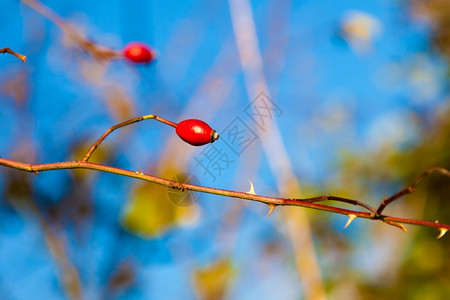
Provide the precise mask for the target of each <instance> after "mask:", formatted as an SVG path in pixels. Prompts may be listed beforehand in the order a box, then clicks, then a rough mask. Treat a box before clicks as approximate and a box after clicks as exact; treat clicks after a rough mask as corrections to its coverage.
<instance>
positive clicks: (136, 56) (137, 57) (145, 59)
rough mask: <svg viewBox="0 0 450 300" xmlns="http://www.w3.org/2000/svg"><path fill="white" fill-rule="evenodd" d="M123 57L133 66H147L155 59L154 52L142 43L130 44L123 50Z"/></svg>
mask: <svg viewBox="0 0 450 300" xmlns="http://www.w3.org/2000/svg"><path fill="white" fill-rule="evenodd" d="M123 56H125V57H126V58H127V59H128V61H130V62H132V63H135V64H149V63H151V62H152V61H153V60H154V59H155V52H154V51H153V50H152V49H151V48H150V47H149V46H147V45H146V44H144V43H140V42H132V43H129V44H128V45H126V46H125V47H124V48H123Z"/></svg>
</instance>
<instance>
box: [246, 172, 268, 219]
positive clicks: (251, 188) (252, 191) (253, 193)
mask: <svg viewBox="0 0 450 300" xmlns="http://www.w3.org/2000/svg"><path fill="white" fill-rule="evenodd" d="M248 182H250V190H249V191H248V192H247V194H252V195H256V193H255V188H254V187H253V183H252V182H251V181H250V180H249V181H248ZM269 207H270V204H269ZM272 210H273V209H272ZM272 210H271V211H270V212H272ZM269 215H270V213H269Z"/></svg>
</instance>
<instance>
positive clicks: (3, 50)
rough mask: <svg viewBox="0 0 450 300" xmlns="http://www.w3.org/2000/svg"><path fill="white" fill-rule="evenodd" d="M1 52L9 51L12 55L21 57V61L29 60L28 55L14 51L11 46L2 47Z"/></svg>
mask: <svg viewBox="0 0 450 300" xmlns="http://www.w3.org/2000/svg"><path fill="white" fill-rule="evenodd" d="M0 53H3V54H5V53H9V54H11V55H14V56H15V57H17V58H18V59H20V60H21V61H23V62H25V61H26V60H27V57H26V56H25V55H22V54H20V53H17V52H15V51H12V50H11V49H10V48H8V47H6V48H1V49H0Z"/></svg>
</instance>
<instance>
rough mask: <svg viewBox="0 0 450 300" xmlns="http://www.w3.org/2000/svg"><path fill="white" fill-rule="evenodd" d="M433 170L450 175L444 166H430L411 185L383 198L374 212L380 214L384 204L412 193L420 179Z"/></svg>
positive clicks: (386, 204) (384, 206)
mask: <svg viewBox="0 0 450 300" xmlns="http://www.w3.org/2000/svg"><path fill="white" fill-rule="evenodd" d="M434 172H436V173H441V174H442V175H444V176H448V177H450V172H449V171H448V170H447V169H444V168H439V167H432V168H430V169H428V170H426V171H425V172H423V173H422V174H421V175H420V176H419V177H418V178H417V179H416V180H415V181H414V183H413V184H411V185H410V186H408V187H407V188H405V189H403V190H401V191H399V192H398V193H396V194H394V195H392V196H390V197H386V198H384V199H383V201H382V202H381V204H380V206H379V207H378V209H377V212H376V213H377V215H380V214H381V213H382V212H383V210H384V209H385V208H386V206H388V205H389V204H391V203H392V202H394V201H395V200H397V199H400V198H402V197H404V196H406V195H408V194H411V193H413V192H414V191H415V190H416V188H417V186H418V185H419V184H420V183H421V182H422V180H423V179H424V178H425V177H426V176H428V175H430V174H431V173H434Z"/></svg>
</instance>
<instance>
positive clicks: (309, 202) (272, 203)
mask: <svg viewBox="0 0 450 300" xmlns="http://www.w3.org/2000/svg"><path fill="white" fill-rule="evenodd" d="M147 119H155V120H157V121H160V122H162V123H165V124H167V125H170V126H172V127H176V123H173V122H171V121H168V120H166V119H163V118H160V117H158V116H156V115H146V116H141V117H137V118H134V119H131V120H128V121H125V122H122V123H120V124H117V125H115V126H112V127H110V128H109V129H108V130H107V131H106V132H105V133H104V134H103V135H102V136H101V137H100V138H99V139H98V140H97V141H96V142H95V143H94V144H93V145H92V147H91V148H90V149H89V151H88V152H87V153H86V155H85V156H84V158H83V159H82V160H81V161H65V162H57V163H46V164H28V163H23V162H18V161H13V160H9V159H4V158H0V165H3V166H5V167H10V168H14V169H17V170H22V171H27V172H33V173H35V174H36V175H38V174H39V172H41V171H50V170H64V169H90V170H96V171H101V172H107V173H113V174H117V175H121V176H127V177H132V178H136V179H140V180H144V181H148V182H152V183H156V184H159V185H163V186H166V187H170V188H177V189H180V190H184V191H187V190H191V191H196V192H201V193H208V194H215V195H220V196H227V197H232V198H240V199H245V200H250V201H257V202H261V203H265V204H267V205H268V206H269V208H270V212H269V214H268V215H270V214H271V213H272V211H273V209H274V208H275V207H276V206H278V205H280V206H300V207H306V208H312V209H317V210H322V211H327V212H331V213H336V214H342V215H346V216H348V222H347V224H346V225H345V227H347V226H348V225H349V224H350V223H351V222H352V221H353V220H354V219H356V218H364V219H369V220H380V221H382V222H385V223H386V224H389V225H392V226H396V227H398V228H400V229H402V230H403V231H406V228H405V227H404V226H403V225H402V224H411V225H418V226H424V227H432V228H436V229H438V230H439V231H440V233H439V235H438V238H440V237H442V236H443V235H444V234H445V233H446V232H447V231H448V230H449V229H450V225H447V224H440V223H438V222H437V221H436V222H431V221H424V220H417V219H408V218H400V217H395V216H388V215H383V214H382V212H383V210H384V209H385V208H386V207H387V206H388V205H389V204H390V203H392V202H393V201H395V200H397V199H400V198H401V197H404V196H406V195H407V194H410V193H412V192H413V191H414V190H415V188H416V187H417V186H418V185H419V184H420V182H422V180H423V179H424V178H425V177H426V176H428V175H429V174H431V173H433V172H438V173H440V174H442V175H444V176H448V177H450V171H449V170H447V169H444V168H439V167H433V168H430V169H428V170H427V171H425V172H424V173H423V174H422V175H420V176H419V177H418V178H417V179H416V181H415V182H414V183H413V184H412V185H410V186H409V187H407V188H405V189H403V190H401V191H399V192H398V193H396V194H394V195H392V196H391V197H388V198H385V199H384V200H383V201H382V203H381V204H380V206H379V207H378V209H375V208H373V207H371V206H369V205H367V204H364V203H362V202H360V201H358V200H352V199H347V198H342V197H337V196H332V195H323V196H319V197H313V198H305V199H289V198H277V197H267V196H261V195H257V194H256V193H255V191H254V189H253V188H251V189H250V191H249V192H237V191H231V190H225V189H217V188H212V187H206V186H200V185H193V184H187V183H181V182H176V181H172V180H168V179H164V178H160V177H156V176H153V175H150V174H144V173H142V172H141V171H140V170H138V171H130V170H125V169H121V168H116V167H111V166H106V165H101V164H96V163H91V162H88V159H89V157H90V156H91V154H92V153H93V152H94V150H95V149H96V148H97V147H98V146H99V145H100V144H101V143H102V142H103V140H104V139H105V138H106V137H107V136H108V135H109V134H110V133H111V132H112V131H114V130H115V129H118V128H121V127H123V126H126V125H130V124H133V123H136V122H140V121H143V120H147ZM252 187H253V185H252ZM330 200H331V201H337V202H342V203H347V204H352V205H355V206H359V207H363V208H365V209H366V210H368V212H366V211H358V210H350V209H344V208H340V207H335V206H331V205H325V204H320V203H318V202H323V201H330Z"/></svg>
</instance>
